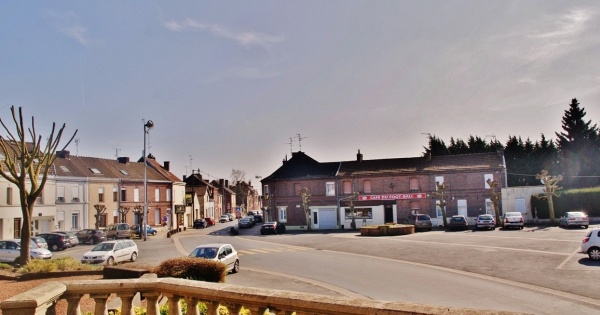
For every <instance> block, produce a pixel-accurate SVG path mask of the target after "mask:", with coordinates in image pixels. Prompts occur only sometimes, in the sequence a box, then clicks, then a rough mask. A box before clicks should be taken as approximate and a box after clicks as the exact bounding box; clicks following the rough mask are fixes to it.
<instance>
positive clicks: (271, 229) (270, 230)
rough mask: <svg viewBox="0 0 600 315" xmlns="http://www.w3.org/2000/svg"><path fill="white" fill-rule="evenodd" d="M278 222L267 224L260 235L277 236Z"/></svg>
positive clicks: (262, 227)
mask: <svg viewBox="0 0 600 315" xmlns="http://www.w3.org/2000/svg"><path fill="white" fill-rule="evenodd" d="M277 232H278V231H277V222H266V223H265V224H263V225H262V226H261V227H260V234H261V235H265V234H277Z"/></svg>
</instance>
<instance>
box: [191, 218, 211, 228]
mask: <svg viewBox="0 0 600 315" xmlns="http://www.w3.org/2000/svg"><path fill="white" fill-rule="evenodd" d="M207 226H208V223H206V220H204V219H196V220H194V229H203V228H205V227H207Z"/></svg>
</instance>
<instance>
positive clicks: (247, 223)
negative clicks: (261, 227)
mask: <svg viewBox="0 0 600 315" xmlns="http://www.w3.org/2000/svg"><path fill="white" fill-rule="evenodd" d="M253 226H254V221H253V220H252V219H250V218H249V217H245V218H242V219H240V221H239V222H238V228H239V229H243V228H251V227H253Z"/></svg>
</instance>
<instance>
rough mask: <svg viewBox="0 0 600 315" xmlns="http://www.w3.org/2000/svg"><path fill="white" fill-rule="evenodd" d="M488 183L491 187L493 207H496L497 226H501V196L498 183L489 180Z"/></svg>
mask: <svg viewBox="0 0 600 315" xmlns="http://www.w3.org/2000/svg"><path fill="white" fill-rule="evenodd" d="M486 183H487V184H488V185H489V186H490V194H491V195H492V197H491V200H492V205H493V206H494V212H495V213H496V226H500V194H499V193H498V190H497V189H498V186H499V184H498V181H497V180H495V179H494V180H491V179H490V178H488V179H487V181H486Z"/></svg>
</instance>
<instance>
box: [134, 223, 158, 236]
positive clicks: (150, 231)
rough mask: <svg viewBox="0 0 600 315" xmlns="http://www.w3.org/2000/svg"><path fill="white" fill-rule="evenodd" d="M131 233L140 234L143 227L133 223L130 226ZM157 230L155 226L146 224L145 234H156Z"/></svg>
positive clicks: (142, 231)
mask: <svg viewBox="0 0 600 315" xmlns="http://www.w3.org/2000/svg"><path fill="white" fill-rule="evenodd" d="M131 233H132V234H134V235H136V236H141V235H142V233H144V229H143V228H142V227H141V226H140V225H139V224H134V225H132V226H131ZM156 233H157V231H156V229H155V228H153V227H151V226H149V225H146V235H156Z"/></svg>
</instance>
